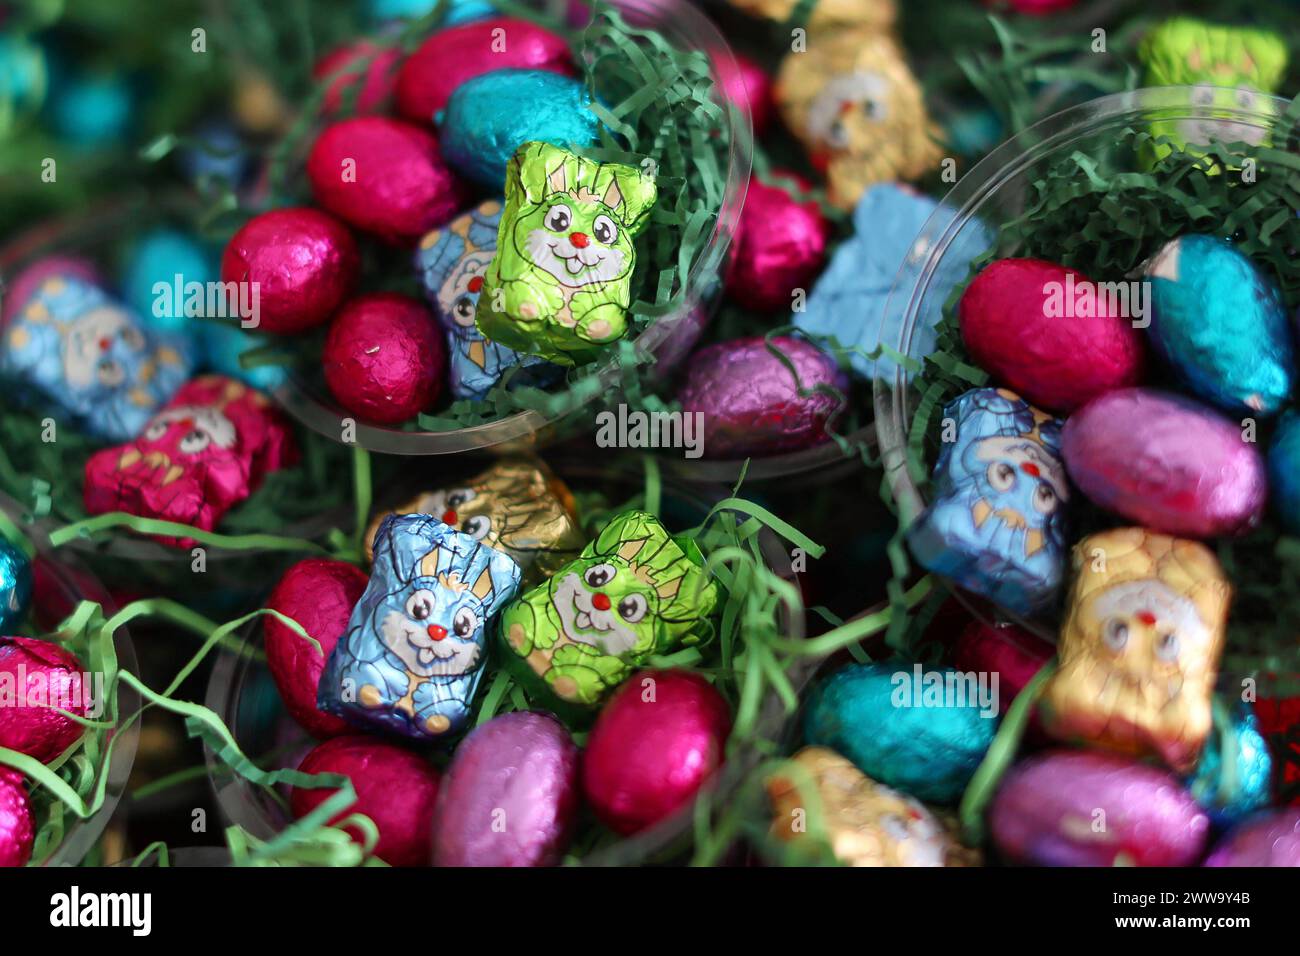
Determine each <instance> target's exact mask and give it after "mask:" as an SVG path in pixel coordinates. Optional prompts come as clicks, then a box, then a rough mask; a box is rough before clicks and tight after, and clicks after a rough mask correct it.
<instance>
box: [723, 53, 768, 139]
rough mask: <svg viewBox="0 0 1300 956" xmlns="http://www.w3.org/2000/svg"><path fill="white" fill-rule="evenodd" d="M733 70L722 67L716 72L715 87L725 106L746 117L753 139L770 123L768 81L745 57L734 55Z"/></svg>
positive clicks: (757, 67) (762, 72) (764, 73)
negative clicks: (728, 104)
mask: <svg viewBox="0 0 1300 956" xmlns="http://www.w3.org/2000/svg"><path fill="white" fill-rule="evenodd" d="M734 56H735V59H736V68H735V69H734V70H733V69H731V68H730V66H724V67H722V68H721V69H720V71H719V77H718V81H719V86H720V87H721V90H722V95H723V97H725V98H726V100H727V102H729V103H731V104H733V105H734V106H736V107H737V108H738V109H740V110H742V111H743V112H745V113H748V114H749V121H750V124H751V125H752V126H753V127H754V135H755V136H762V135H763V134H764V133H765V132H767V127H768V123H769V122H770V121H771V119H772V78H771V77H770V76H768V75H767V71H766V70H764V69H763V68H762V67H761V66H759V65H758V64H757V63H755V62H754V61H753V60H751V59H750V58H749V57H747V56H741V55H740V54H739V53H736V54H734Z"/></svg>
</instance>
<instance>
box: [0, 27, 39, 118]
mask: <svg viewBox="0 0 1300 956" xmlns="http://www.w3.org/2000/svg"><path fill="white" fill-rule="evenodd" d="M47 80H48V71H47V68H46V62H45V51H44V50H42V49H41V48H40V46H38V45H37V44H35V43H33V42H31V41H30V40H28V39H27V38H26V37H22V36H19V35H17V34H3V35H0V97H3V99H4V102H5V103H7V104H9V107H10V108H11V109H13V110H14V111H15V112H18V113H21V114H26V113H31V112H34V111H35V110H37V109H39V108H40V105H41V103H42V101H44V99H45V90H46V85H47Z"/></svg>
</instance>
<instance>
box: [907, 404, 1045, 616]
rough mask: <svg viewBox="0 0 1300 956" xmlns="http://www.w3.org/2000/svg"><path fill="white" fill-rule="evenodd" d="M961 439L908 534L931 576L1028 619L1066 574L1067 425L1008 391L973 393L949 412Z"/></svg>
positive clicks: (948, 447) (947, 449) (950, 447)
mask: <svg viewBox="0 0 1300 956" xmlns="http://www.w3.org/2000/svg"><path fill="white" fill-rule="evenodd" d="M944 418H945V420H951V421H952V422H953V424H954V426H955V434H954V435H953V436H952V439H953V440H951V441H945V443H944V445H943V450H942V451H941V452H940V454H939V460H938V462H937V463H936V465H935V469H934V493H935V496H934V500H933V502H932V503H931V504H930V506H929V507H928V508H927V509H926V511H925V513H924V514H922V515H921V517H920V518H919V519H918V520H917V521H916V523H915V524H914V525H913V526H912V528H911V529H909V531H908V543H909V544H910V545H911V548H912V553H913V554H914V555H915V556H916V559H917V560H918V561H919V562H920V563H921V564H923V565H924V566H925V567H926V568H928V569H929V570H931V571H935V572H937V573H939V574H943V575H945V576H947V577H950V578H952V579H953V580H954V581H956V582H957V583H958V584H960V585H962V586H963V587H965V588H968V589H970V590H972V591H976V592H978V593H980V594H983V595H985V596H987V597H989V598H992V599H993V600H995V601H998V602H1000V603H1003V604H1005V605H1007V606H1008V607H1010V608H1012V609H1013V610H1015V611H1017V612H1019V613H1022V614H1030V613H1034V612H1035V611H1038V610H1042V609H1043V608H1045V607H1046V606H1047V605H1049V604H1050V603H1051V602H1052V601H1053V600H1054V599H1055V596H1056V593H1057V590H1058V589H1059V587H1060V583H1061V579H1062V576H1063V574H1064V569H1065V517H1066V505H1067V503H1068V501H1069V496H1070V486H1069V482H1068V481H1067V479H1066V476H1065V468H1064V466H1063V465H1062V464H1061V460H1060V457H1059V455H1058V449H1059V447H1060V428H1061V423H1060V422H1059V421H1057V420H1056V419H1053V418H1052V417H1051V416H1049V415H1047V414H1045V413H1043V412H1040V411H1038V410H1037V409H1036V408H1033V407H1032V406H1030V405H1029V404H1027V403H1026V402H1025V401H1024V400H1023V399H1021V398H1020V397H1019V396H1018V395H1016V394H1015V393H1014V392H1009V391H1007V390H1005V389H992V388H984V389H973V390H972V391H969V392H967V393H965V394H964V395H962V396H960V397H959V398H957V400H956V401H954V402H953V403H951V404H950V405H949V406H948V407H947V408H946V409H944Z"/></svg>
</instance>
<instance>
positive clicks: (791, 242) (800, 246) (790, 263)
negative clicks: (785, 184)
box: [726, 179, 830, 312]
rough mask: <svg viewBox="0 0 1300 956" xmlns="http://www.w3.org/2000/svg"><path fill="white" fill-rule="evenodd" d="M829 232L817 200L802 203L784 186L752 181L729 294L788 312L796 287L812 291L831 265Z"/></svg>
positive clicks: (749, 305) (751, 303)
mask: <svg viewBox="0 0 1300 956" xmlns="http://www.w3.org/2000/svg"><path fill="white" fill-rule="evenodd" d="M799 184H800V185H801V186H802V185H804V184H803V183H802V181H799ZM829 233H830V225H829V224H828V223H827V221H826V217H825V216H823V215H822V213H821V210H820V209H819V208H818V206H817V203H815V202H812V201H811V200H809V201H807V202H799V201H797V200H796V199H795V198H794V197H793V196H791V195H790V194H789V193H788V192H786V190H785V189H783V188H781V186H780V185H768V184H766V183H761V182H759V181H758V180H757V179H751V180H750V181H749V193H748V195H747V196H746V197H745V206H744V208H743V209H742V210H741V213H740V226H739V228H738V230H737V237H736V249H735V252H734V254H733V255H734V258H733V259H732V262H731V269H730V271H729V272H728V274H727V284H726V288H727V295H728V296H729V297H730V298H732V299H734V300H735V301H736V302H739V303H740V304H741V305H743V306H745V307H747V308H750V309H756V310H758V311H762V312H775V311H783V312H788V311H789V310H790V308H791V305H792V303H793V301H794V290H796V289H802V290H803V292H804V293H805V294H806V293H807V292H808V290H809V289H810V287H811V285H812V282H813V280H814V279H815V278H817V274H818V273H819V272H821V270H822V267H823V266H824V265H825V264H826V240H827V236H828V235H829Z"/></svg>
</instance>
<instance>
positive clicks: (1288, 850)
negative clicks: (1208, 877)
mask: <svg viewBox="0 0 1300 956" xmlns="http://www.w3.org/2000/svg"><path fill="white" fill-rule="evenodd" d="M1205 865H1206V866H1287V867H1297V866H1300V807H1288V808H1286V809H1282V810H1265V811H1263V812H1262V813H1258V814H1256V815H1255V816H1253V817H1251V818H1249V819H1248V820H1245V821H1243V822H1242V823H1240V824H1238V825H1237V826H1236V827H1234V828H1233V829H1232V830H1230V831H1229V832H1228V834H1227V835H1226V836H1225V837H1224V838H1223V839H1222V840H1220V841H1219V844H1218V846H1216V847H1215V848H1214V852H1212V853H1211V854H1210V857H1209V859H1208V860H1206V861H1205Z"/></svg>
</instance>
